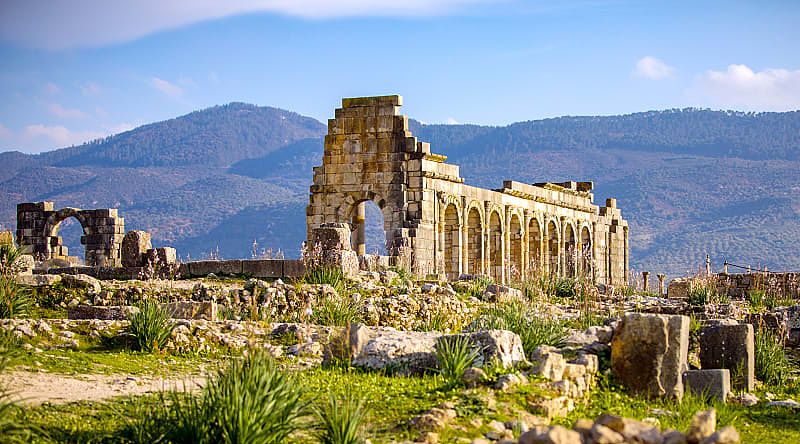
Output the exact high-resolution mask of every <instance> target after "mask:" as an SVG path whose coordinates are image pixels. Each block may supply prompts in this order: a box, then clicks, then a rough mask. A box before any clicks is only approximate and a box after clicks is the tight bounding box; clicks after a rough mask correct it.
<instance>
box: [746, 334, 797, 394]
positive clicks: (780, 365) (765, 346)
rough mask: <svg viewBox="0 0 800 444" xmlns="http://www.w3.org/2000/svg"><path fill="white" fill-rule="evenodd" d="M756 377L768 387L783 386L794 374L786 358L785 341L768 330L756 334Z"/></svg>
mask: <svg viewBox="0 0 800 444" xmlns="http://www.w3.org/2000/svg"><path fill="white" fill-rule="evenodd" d="M755 352H756V362H755V367H756V377H757V378H758V379H760V380H761V381H763V382H764V383H765V384H768V385H783V384H785V383H786V381H787V380H788V379H789V376H790V375H791V373H792V364H791V362H789V359H788V358H787V357H786V351H785V350H784V348H783V341H782V340H781V338H779V337H778V336H777V335H776V334H774V333H773V332H772V331H770V330H768V329H766V328H759V329H757V330H756V334H755Z"/></svg>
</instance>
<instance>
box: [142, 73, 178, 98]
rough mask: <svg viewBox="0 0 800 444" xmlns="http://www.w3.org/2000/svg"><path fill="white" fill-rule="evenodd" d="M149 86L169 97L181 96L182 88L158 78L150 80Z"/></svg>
mask: <svg viewBox="0 0 800 444" xmlns="http://www.w3.org/2000/svg"><path fill="white" fill-rule="evenodd" d="M150 86H152V87H153V88H155V89H156V90H158V91H161V92H162V93H164V94H166V95H168V96H170V97H178V96H180V95H181V94H183V88H181V87H180V86H178V85H176V84H174V83H172V82H169V81H167V80H164V79H161V78H158V77H153V78H152V79H150Z"/></svg>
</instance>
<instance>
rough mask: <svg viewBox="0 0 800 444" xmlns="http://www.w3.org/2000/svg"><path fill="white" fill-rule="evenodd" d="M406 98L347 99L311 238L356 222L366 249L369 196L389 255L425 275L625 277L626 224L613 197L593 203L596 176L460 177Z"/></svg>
mask: <svg viewBox="0 0 800 444" xmlns="http://www.w3.org/2000/svg"><path fill="white" fill-rule="evenodd" d="M401 105H402V98H401V97H400V96H396V95H394V96H382V97H360V98H350V99H342V107H341V108H339V109H337V110H336V113H335V117H334V118H333V119H330V120H328V134H327V135H326V136H325V152H324V156H323V161H322V165H321V166H319V167H315V168H314V183H313V185H312V186H311V190H310V191H311V195H310V201H309V205H308V208H307V212H306V215H307V229H308V236H307V239H311V238H312V231H313V230H314V229H315V228H317V227H319V226H321V225H322V224H326V223H350V224H351V226H352V227H353V229H354V235H353V236H352V237H353V239H355V242H354V243H355V245H354V250H355V251H356V252H357V253H359V254H363V253H364V204H365V202H366V201H373V202H375V203H376V204H377V206H378V207H379V208H380V209H381V212H382V214H383V219H384V230H385V232H386V245H387V249H388V251H389V254H390V255H392V256H395V257H406V256H407V257H409V258H410V262H411V264H412V268H413V271H414V272H415V273H417V274H420V275H428V274H437V275H445V276H446V277H448V278H450V279H455V278H458V276H459V275H461V274H486V275H490V276H492V277H494V278H495V279H496V280H497V281H499V282H506V281H508V280H510V279H513V278H518V277H522V276H525V275H528V274H530V273H533V272H534V271H542V272H545V273H550V274H554V275H560V276H575V275H578V274H583V275H586V276H588V277H590V278H592V279H593V280H594V281H596V282H600V283H605V284H611V285H620V284H625V283H626V282H627V273H628V257H629V255H628V252H629V246H628V223H627V221H625V220H624V219H623V218H622V214H621V212H620V210H619V209H618V208H617V206H616V200H615V199H608V200H606V204H605V206H603V207H598V206H596V205H594V204H593V194H592V193H591V190H592V183H591V182H565V183H537V184H525V183H520V182H514V181H505V182H503V186H502V188H500V189H498V190H485V189H481V188H477V187H473V186H469V185H465V184H464V179H463V178H462V177H461V176H460V174H459V167H458V166H457V165H451V164H448V163H445V160H446V157H445V156H442V155H439V154H434V153H432V152H431V148H430V144H428V143H426V142H421V141H418V140H417V138H416V137H414V136H413V135H412V134H411V132H410V131H409V130H408V117H407V116H405V115H401V114H400V112H399V110H400V106H401Z"/></svg>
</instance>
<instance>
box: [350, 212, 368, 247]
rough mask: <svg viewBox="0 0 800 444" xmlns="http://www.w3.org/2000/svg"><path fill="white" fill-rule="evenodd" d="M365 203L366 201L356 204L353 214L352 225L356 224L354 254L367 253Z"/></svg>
mask: <svg viewBox="0 0 800 444" xmlns="http://www.w3.org/2000/svg"><path fill="white" fill-rule="evenodd" d="M366 221H367V205H366V202H361V203H359V204H358V205H356V208H355V214H354V215H353V225H355V226H356V232H355V235H356V238H355V242H354V243H355V250H356V254H357V255H359V256H363V255H365V254H367V227H366Z"/></svg>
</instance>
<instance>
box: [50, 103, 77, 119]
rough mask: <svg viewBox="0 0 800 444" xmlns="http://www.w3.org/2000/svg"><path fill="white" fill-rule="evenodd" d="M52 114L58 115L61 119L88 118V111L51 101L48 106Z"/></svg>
mask: <svg viewBox="0 0 800 444" xmlns="http://www.w3.org/2000/svg"><path fill="white" fill-rule="evenodd" d="M47 110H48V111H50V114H52V115H54V116H56V117H58V118H59V119H83V118H86V113H85V112H83V111H81V110H79V109H75V108H64V107H63V106H61V105H59V104H58V103H51V104H50V105H48V106H47Z"/></svg>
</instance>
